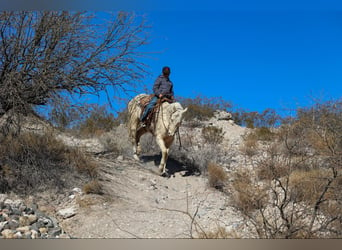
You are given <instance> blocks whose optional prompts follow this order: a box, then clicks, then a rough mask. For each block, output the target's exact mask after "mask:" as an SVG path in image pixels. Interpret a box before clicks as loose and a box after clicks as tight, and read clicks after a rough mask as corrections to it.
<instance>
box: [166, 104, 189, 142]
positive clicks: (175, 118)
mask: <svg viewBox="0 0 342 250" xmlns="http://www.w3.org/2000/svg"><path fill="white" fill-rule="evenodd" d="M187 110H188V108H185V109H183V108H182V106H180V105H179V106H178V107H176V108H175V109H174V111H173V112H172V113H171V116H170V120H169V126H168V135H169V136H174V135H175V133H176V131H177V129H178V128H179V126H180V125H181V123H182V120H183V115H184V113H185V112H186V111H187Z"/></svg>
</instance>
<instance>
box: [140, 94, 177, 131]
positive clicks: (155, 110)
mask: <svg viewBox="0 0 342 250" xmlns="http://www.w3.org/2000/svg"><path fill="white" fill-rule="evenodd" d="M153 96H154V94H151V95H148V96H145V97H143V98H141V99H140V103H139V105H140V107H141V108H142V112H144V110H145V108H146V106H147V104H149V102H150V101H151V99H152V98H153ZM164 102H168V103H173V100H172V99H170V98H167V97H163V98H161V99H158V101H157V103H156V105H154V107H153V108H152V109H151V111H150V112H149V113H148V114H147V117H146V119H145V124H146V126H150V125H151V123H152V121H153V122H154V123H155V118H156V114H157V113H158V112H159V109H160V106H161V104H162V103H164Z"/></svg>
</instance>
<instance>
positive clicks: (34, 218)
mask: <svg viewBox="0 0 342 250" xmlns="http://www.w3.org/2000/svg"><path fill="white" fill-rule="evenodd" d="M37 221H38V217H37V216H36V215H34V214H29V215H28V222H29V224H30V225H32V224H33V223H35V222H37Z"/></svg>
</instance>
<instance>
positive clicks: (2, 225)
mask: <svg viewBox="0 0 342 250" xmlns="http://www.w3.org/2000/svg"><path fill="white" fill-rule="evenodd" d="M7 223H8V221H3V222H0V232H1V231H2V229H4V227H5V226H6V224H7Z"/></svg>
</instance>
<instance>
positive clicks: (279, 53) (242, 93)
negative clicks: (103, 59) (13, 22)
mask: <svg viewBox="0 0 342 250" xmlns="http://www.w3.org/2000/svg"><path fill="white" fill-rule="evenodd" d="M2 1H4V2H3V3H2V6H5V7H7V8H9V9H11V8H13V9H18V8H24V9H40V8H43V9H69V10H70V9H71V10H79V9H82V10H91V11H117V10H128V11H134V12H136V13H137V14H139V15H145V16H146V19H147V22H148V24H150V25H151V29H150V30H149V32H150V39H149V40H150V44H148V45H147V46H146V47H145V48H144V50H145V51H147V52H158V53H155V54H153V58H149V59H144V62H145V63H146V64H147V65H148V66H149V69H148V70H149V71H150V72H151V75H150V76H149V77H147V78H146V79H145V80H144V81H143V83H144V84H145V85H146V86H147V89H149V90H150V91H151V92H152V86H153V82H154V80H155V78H156V77H157V76H158V75H159V74H160V73H161V68H162V67H163V66H165V65H167V66H170V67H171V71H172V73H171V80H172V81H173V83H174V91H175V94H176V95H177V96H182V97H188V98H193V97H196V96H203V97H208V98H212V97H221V98H222V99H224V100H225V101H227V102H232V104H233V105H234V106H235V107H236V108H242V109H245V110H248V111H259V112H261V111H263V110H264V109H266V108H273V109H275V110H277V111H278V112H286V110H293V109H296V108H297V107H303V106H309V105H311V104H312V98H316V99H320V100H330V99H337V98H341V96H342V74H341V73H342V2H341V1H338V0H310V1H308V0H296V1H295V0H286V1H285V0H278V1H274V0H258V1H257V0H240V1H233V0H211V1H194V0H188V1H184V0H182V1H181V0H174V1H157V0H146V1H145V0H125V1H112V0H97V1H95V2H94V1H90V0H89V1H88V0H82V1H80V0H75V1H65V0H60V1H42V0H29V1H27V0H25V1H24V0H11V1H7V0H2ZM340 2H341V3H340ZM6 3H10V5H11V6H7V5H6ZM16 4H17V5H16ZM46 4H49V5H46ZM18 6H19V7H18Z"/></svg>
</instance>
